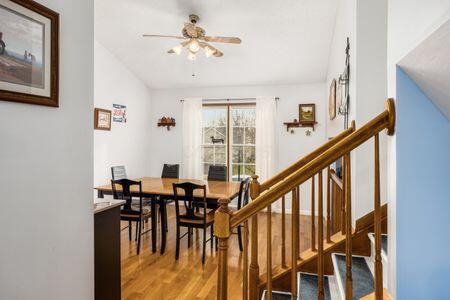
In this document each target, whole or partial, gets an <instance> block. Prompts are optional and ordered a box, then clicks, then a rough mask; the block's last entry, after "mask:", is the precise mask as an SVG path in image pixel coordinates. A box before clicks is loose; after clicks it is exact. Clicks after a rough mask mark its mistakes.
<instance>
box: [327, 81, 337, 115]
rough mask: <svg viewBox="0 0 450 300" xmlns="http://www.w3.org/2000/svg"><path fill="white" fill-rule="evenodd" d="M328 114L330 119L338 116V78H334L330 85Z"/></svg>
mask: <svg viewBox="0 0 450 300" xmlns="http://www.w3.org/2000/svg"><path fill="white" fill-rule="evenodd" d="M328 116H329V117H330V120H334V118H336V79H333V81H332V82H331V85H330V95H329V98H328Z"/></svg>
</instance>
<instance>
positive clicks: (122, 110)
mask: <svg viewBox="0 0 450 300" xmlns="http://www.w3.org/2000/svg"><path fill="white" fill-rule="evenodd" d="M113 122H117V123H126V122H127V107H126V106H125V105H121V104H113Z"/></svg>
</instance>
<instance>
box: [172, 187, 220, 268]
mask: <svg viewBox="0 0 450 300" xmlns="http://www.w3.org/2000/svg"><path fill="white" fill-rule="evenodd" d="M179 190H182V193H181V194H179V193H178V191H179ZM196 191H199V194H197V196H196V197H194V193H195V192H196ZM173 194H174V198H175V212H176V222H177V236H176V250H175V259H176V260H178V258H179V256H180V240H181V239H182V238H183V237H185V236H186V235H187V237H188V248H189V247H190V246H191V235H192V233H193V228H199V229H203V253H202V264H204V263H205V250H206V243H207V242H211V249H212V248H213V241H214V234H213V231H214V211H213V210H208V208H207V205H206V185H198V184H194V183H191V182H183V183H174V184H173ZM198 207H201V209H200V211H197V208H198ZM182 209H183V211H182ZM181 227H187V229H188V230H187V232H186V233H185V234H183V235H182V236H180V228H181ZM208 227H210V228H211V233H210V238H209V239H208V240H207V239H206V230H207V228H208Z"/></svg>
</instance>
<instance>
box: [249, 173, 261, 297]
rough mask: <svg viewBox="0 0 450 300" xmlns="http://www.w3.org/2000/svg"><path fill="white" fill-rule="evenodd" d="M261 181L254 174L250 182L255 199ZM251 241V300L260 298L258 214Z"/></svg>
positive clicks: (253, 222)
mask: <svg viewBox="0 0 450 300" xmlns="http://www.w3.org/2000/svg"><path fill="white" fill-rule="evenodd" d="M260 187H261V185H260V183H259V182H258V176H257V175H253V176H252V182H251V184H250V196H251V197H252V199H255V198H257V197H258V196H259V194H260ZM250 239H251V240H250V243H251V245H250V246H251V248H250V252H251V258H250V270H249V298H250V300H257V299H259V264H258V214H255V215H254V216H253V217H252V227H251V235H250Z"/></svg>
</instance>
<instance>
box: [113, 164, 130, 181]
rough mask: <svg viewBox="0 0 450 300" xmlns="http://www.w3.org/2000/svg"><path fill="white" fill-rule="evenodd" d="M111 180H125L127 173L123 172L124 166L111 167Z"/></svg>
mask: <svg viewBox="0 0 450 300" xmlns="http://www.w3.org/2000/svg"><path fill="white" fill-rule="evenodd" d="M111 178H112V180H120V179H127V172H126V171H125V166H114V167H111Z"/></svg>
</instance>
